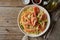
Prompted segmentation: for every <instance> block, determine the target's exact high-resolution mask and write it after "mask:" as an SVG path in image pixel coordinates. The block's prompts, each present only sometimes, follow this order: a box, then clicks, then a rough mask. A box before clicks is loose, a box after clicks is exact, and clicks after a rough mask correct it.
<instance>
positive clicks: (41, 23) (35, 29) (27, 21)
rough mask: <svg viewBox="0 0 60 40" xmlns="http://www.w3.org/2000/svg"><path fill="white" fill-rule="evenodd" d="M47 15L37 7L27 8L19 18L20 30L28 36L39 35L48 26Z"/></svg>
mask: <svg viewBox="0 0 60 40" xmlns="http://www.w3.org/2000/svg"><path fill="white" fill-rule="evenodd" d="M47 22H48V20H47V15H46V13H44V11H43V10H41V9H40V8H38V7H37V6H31V7H27V8H25V9H24V10H23V11H22V12H21V15H20V17H19V24H20V28H21V29H22V30H23V31H24V32H25V33H28V34H39V33H41V32H43V31H44V30H45V28H46V25H47Z"/></svg>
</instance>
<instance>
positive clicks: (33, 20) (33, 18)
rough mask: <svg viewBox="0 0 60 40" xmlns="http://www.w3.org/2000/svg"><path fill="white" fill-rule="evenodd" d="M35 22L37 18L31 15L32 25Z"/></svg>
mask: <svg viewBox="0 0 60 40" xmlns="http://www.w3.org/2000/svg"><path fill="white" fill-rule="evenodd" d="M36 22H37V18H36V17H33V16H31V24H32V25H33V26H34V25H35V24H36Z"/></svg>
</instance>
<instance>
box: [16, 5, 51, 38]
mask: <svg viewBox="0 0 60 40" xmlns="http://www.w3.org/2000/svg"><path fill="white" fill-rule="evenodd" d="M30 6H37V7H39V8H40V10H43V11H44V12H45V13H46V14H47V19H48V23H47V26H46V28H45V30H44V31H43V32H41V33H39V34H38V35H33V34H27V33H25V32H23V30H22V29H21V28H20V25H19V16H20V13H21V12H22V11H23V10H24V9H25V8H27V7H30ZM17 23H18V27H19V29H20V30H21V31H22V32H23V33H24V34H25V35H27V36H30V37H38V36H41V35H43V34H44V33H45V32H46V31H47V30H48V28H49V25H50V16H49V13H48V11H47V10H46V9H45V8H43V7H42V6H38V5H28V6H26V7H24V8H22V9H21V11H20V12H19V14H18V18H17Z"/></svg>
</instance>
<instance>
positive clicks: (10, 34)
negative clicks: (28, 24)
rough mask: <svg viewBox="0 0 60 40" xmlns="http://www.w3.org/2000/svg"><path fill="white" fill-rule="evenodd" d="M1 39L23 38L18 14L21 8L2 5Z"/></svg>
mask: <svg viewBox="0 0 60 40" xmlns="http://www.w3.org/2000/svg"><path fill="white" fill-rule="evenodd" d="M0 9H1V10H0V40H21V38H22V37H23V35H24V34H23V33H22V32H21V31H20V30H19V28H18V25H17V16H18V13H19V11H20V9H21V8H16V7H0Z"/></svg>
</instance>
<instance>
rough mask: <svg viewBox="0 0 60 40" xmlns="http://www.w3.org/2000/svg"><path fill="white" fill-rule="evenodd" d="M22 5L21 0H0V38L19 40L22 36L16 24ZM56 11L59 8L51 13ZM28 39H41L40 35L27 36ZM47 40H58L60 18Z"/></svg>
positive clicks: (1, 39)
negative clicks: (35, 36) (34, 36)
mask: <svg viewBox="0 0 60 40" xmlns="http://www.w3.org/2000/svg"><path fill="white" fill-rule="evenodd" d="M22 6H24V5H22V2H21V0H0V40H21V39H22V37H23V36H24V34H23V33H22V32H21V31H20V30H19V28H18V25H17V16H18V14H19V11H20V10H21V9H22V8H23V7H22ZM57 12H60V9H59V10H57V11H56V12H53V14H55V13H57ZM53 14H52V16H53ZM53 17H54V16H53ZM29 39H30V40H41V38H40V37H37V38H31V37H29ZM49 40H60V19H59V20H58V21H57V23H56V25H55V27H54V30H53V32H52V33H51V35H50V37H49Z"/></svg>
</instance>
